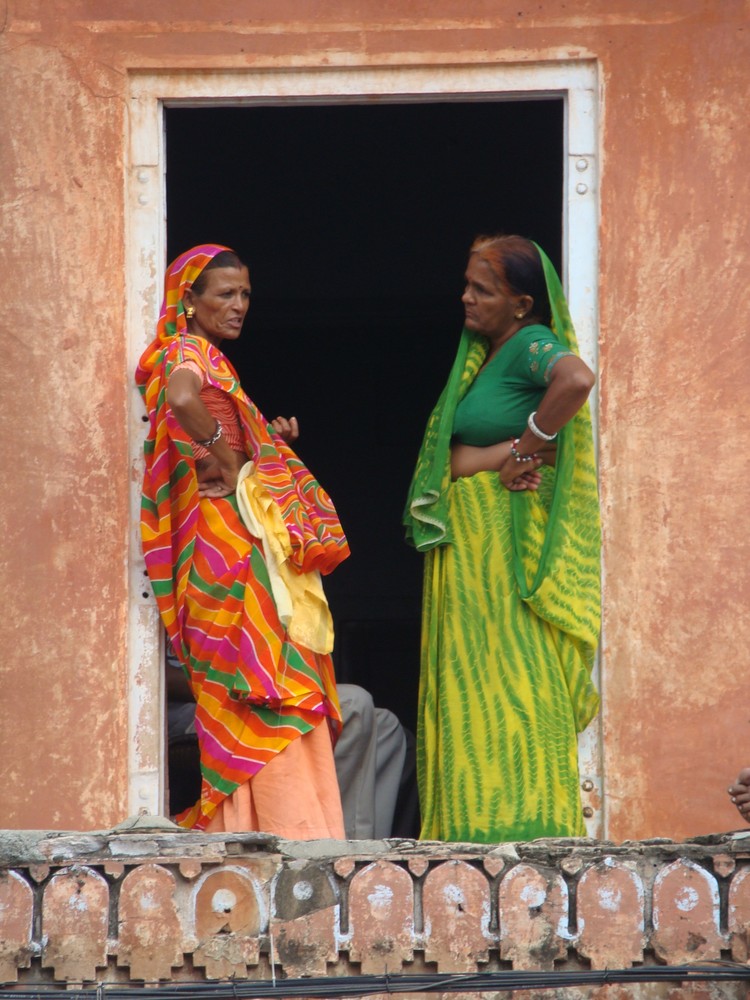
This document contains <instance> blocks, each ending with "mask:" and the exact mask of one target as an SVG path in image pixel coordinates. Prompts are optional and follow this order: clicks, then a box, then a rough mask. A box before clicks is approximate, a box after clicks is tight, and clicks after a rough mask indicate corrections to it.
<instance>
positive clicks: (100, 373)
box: [0, 0, 750, 839]
mask: <svg viewBox="0 0 750 1000" xmlns="http://www.w3.org/2000/svg"><path fill="white" fill-rule="evenodd" d="M323 9H324V10H325V16H324V19H321V14H320V11H321V7H320V5H319V4H317V3H313V2H311V0H277V2H276V3H274V4H273V5H272V6H269V5H268V4H266V3H262V2H260V0H235V2H234V3H233V4H231V5H230V7H227V5H226V4H225V3H223V2H222V3H218V2H214V3H212V2H209V0H200V2H191V0H179V2H178V0H161V3H159V4H158V5H154V4H153V2H152V0H130V2H128V3H126V4H120V3H115V2H114V0H111V2H109V3H108V2H104V0H100V2H94V0H67V2H65V0H0V31H1V33H0V56H1V60H2V61H1V63H0V72H1V73H2V81H1V82H2V93H3V102H2V104H3V111H2V113H3V117H4V122H3V133H4V136H5V140H4V142H3V144H2V146H1V147H0V170H1V171H2V177H3V185H2V188H1V189H0V204H1V205H2V231H3V241H2V247H0V254H1V255H2V260H1V264H0V273H2V275H3V287H4V292H3V296H2V312H1V314H0V315H1V316H2V323H3V326H4V328H5V329H4V345H5V347H4V352H3V357H4V366H5V369H6V378H5V379H4V382H3V386H4V388H3V400H4V406H3V412H4V414H5V422H4V433H3V435H2V447H3V452H4V469H5V475H6V486H5V489H4V490H3V494H2V500H0V509H1V510H2V519H3V524H4V539H3V542H4V545H3V563H4V565H5V567H6V569H5V574H6V578H5V581H4V601H5V607H4V614H3V626H2V628H3V635H2V641H1V645H0V650H1V655H2V659H1V661H0V671H1V672H2V676H1V678H0V683H1V684H2V692H3V694H2V698H1V699H0V725H1V726H2V730H1V731H2V735H3V746H2V763H3V769H4V772H5V774H6V780H5V781H4V782H3V783H2V789H3V803H2V818H1V819H0V825H2V826H5V827H8V828H14V827H23V826H27V827H50V828H65V827H68V828H71V827H73V828H75V827H77V828H91V827H102V826H108V825H110V824H113V823H115V822H117V821H118V820H119V819H121V818H122V817H123V815H124V813H125V810H126V771H125V762H126V757H127V718H126V707H125V689H126V675H127V670H126V664H127V649H126V635H127V631H126V621H127V579H126V552H127V532H128V518H129V513H128V498H127V482H126V473H125V470H126V469H127V468H128V465H127V441H126V400H127V395H126V393H127V381H128V379H129V378H130V373H129V372H128V371H127V370H126V333H125V321H124V316H125V286H124V277H123V272H124V200H123V199H124V181H123V176H124V175H123V169H124V164H123V158H124V150H125V146H124V140H125V135H126V132H127V122H126V113H127V109H126V97H127V88H128V79H127V72H128V70H129V69H133V68H139V67H140V68H151V69H153V68H154V67H160V66H163V67H165V68H175V69H179V68H196V69H200V70H202V71H210V70H212V69H214V68H222V69H226V68H234V69H242V68H244V67H251V66H252V67H259V66H265V67H289V66H300V67H303V66H311V67H315V66H321V65H325V66H329V67H330V66H337V65H346V66H377V65H403V64H404V63H417V64H419V63H430V64H434V65H435V66H436V70H435V71H436V73H437V72H439V68H438V67H439V66H440V64H441V63H450V64H452V65H455V64H456V63H460V62H462V61H465V62H470V63H479V62H483V61H490V62H492V61H497V62H509V61H531V62H533V61H538V60H545V61H549V60H554V59H565V58H587V59H592V58H595V59H598V60H599V64H600V74H601V83H602V99H603V103H602V108H601V113H602V118H601V121H602V126H603V128H602V133H601V153H602V163H601V272H600V281H601V286H600V292H601V296H600V302H601V384H600V390H601V432H602V433H601V455H602V462H601V477H602V491H603V512H604V530H605V568H606V574H607V589H606V603H605V622H606V631H605V644H604V652H603V673H604V685H605V690H604V695H605V706H606V712H605V715H604V732H605V764H606V782H607V808H608V816H609V834H610V836H611V837H612V838H614V839H622V838H637V837H650V836H656V835H666V836H672V837H682V836H688V835H690V834H697V833H704V832H708V831H715V830H722V829H730V828H732V827H734V826H736V825H737V824H736V822H735V819H734V815H733V813H732V811H731V809H730V808H729V807H728V806H727V805H726V804H725V802H724V798H725V796H724V792H723V788H724V786H725V785H726V783H727V781H728V779H729V777H730V776H731V775H732V774H733V773H734V772H735V771H736V770H737V768H738V767H739V766H740V765H741V764H742V763H746V762H750V729H749V728H748V717H749V711H750V709H749V706H748V704H747V689H746V686H745V683H744V669H743V668H744V665H745V664H744V656H745V651H746V650H748V649H750V619H749V618H748V615H747V614H745V613H744V612H745V606H746V603H747V599H748V596H749V593H750V588H749V586H748V569H747V562H746V560H745V559H743V557H742V552H741V550H742V547H743V544H742V525H743V524H744V519H743V514H744V510H745V496H746V494H747V489H748V485H750V482H749V480H750V476H749V475H748V461H747V451H746V448H745V449H744V450H743V448H742V447H741V444H742V443H745V444H746V433H745V428H746V415H745V412H744V411H745V409H746V402H745V397H746V393H745V391H744V388H745V386H744V383H745V380H746V372H747V367H748V366H747V361H748V358H747V347H746V346H745V345H746V342H747V341H746V338H745V329H744V326H745V324H746V319H745V313H744V311H742V310H741V309H739V308H738V305H739V303H740V302H741V301H742V298H743V294H742V293H743V290H744V289H745V288H746V287H747V285H748V273H747V271H748V269H747V265H746V260H745V255H746V253H747V249H748V246H749V245H750V244H749V242H748V236H749V235H750V234H749V232H748V230H749V228H750V224H749V223H748V217H749V213H748V170H747V163H748V162H750V155H749V154H750V136H749V134H748V130H747V127H746V105H745V103H744V99H745V96H746V93H747V84H748V70H747V66H748V65H750V61H749V58H748V57H749V56H750V53H748V18H747V8H746V6H745V4H744V3H742V2H740V0H721V2H720V3H716V2H714V0H673V2H672V3H665V2H659V3H654V2H653V0H575V2H567V3H565V2H560V0H556V2H544V0H535V2H533V3H528V2H526V0H513V2H509V0H492V2H489V0H430V2H429V3H427V2H424V0H408V2H407V0H385V2H384V0H350V2H343V0H340V2H332V3H329V4H326V5H325V6H324V8H323ZM229 10H231V19H230V17H229V14H228V11H229ZM110 11H111V13H110ZM269 11H270V13H269ZM308 22H310V23H311V24H312V25H313V27H314V30H308Z"/></svg>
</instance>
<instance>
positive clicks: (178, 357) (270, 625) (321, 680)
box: [136, 244, 349, 839]
mask: <svg viewBox="0 0 750 1000" xmlns="http://www.w3.org/2000/svg"><path fill="white" fill-rule="evenodd" d="M249 297H250V280H249V275H248V270H247V267H246V266H245V265H244V264H243V263H242V261H241V260H240V259H239V257H238V256H237V255H236V254H235V253H234V252H233V251H231V250H229V249H228V248H226V247H222V246H218V245H214V244H209V245H203V246H198V247H194V248H192V249H191V250H189V251H187V252H186V253H184V254H182V255H181V256H180V257H178V258H177V260H176V261H175V262H174V263H173V264H172V265H171V266H170V268H169V269H168V272H167V275H166V280H165V294H164V302H163V305H162V309H161V314H160V317H159V323H158V327H157V335H156V338H155V340H154V341H153V342H152V343H151V344H150V345H149V347H148V348H147V349H146V351H145V352H144V354H143V356H142V357H141V360H140V363H139V365H138V369H137V372H136V382H137V384H138V387H139V389H140V390H141V393H142V395H143V397H144V401H145V404H146V408H147V411H148V417H149V433H148V437H147V440H146V443H145V446H144V452H145V465H146V468H145V474H144V480H143V497H142V511H141V536H142V540H143V550H144V555H145V559H146V567H147V570H148V573H149V577H150V579H151V582H152V585H153V589H154V594H155V597H156V600H157V604H158V606H159V612H160V615H161V618H162V622H163V624H164V627H165V629H166V631H167V635H168V637H169V640H170V642H171V644H172V647H173V649H174V651H175V654H176V655H177V657H178V659H179V660H180V663H181V664H182V666H183V668H184V670H185V671H186V674H187V676H188V679H189V682H190V685H191V688H192V691H193V695H194V697H195V701H196V719H195V722H196V730H197V733H198V738H199V742H200V751H201V772H202V791H201V797H200V799H199V801H198V802H197V803H196V804H195V805H194V806H193V807H192V808H190V809H188V810H186V811H185V812H184V813H182V814H181V815H180V816H178V817H177V821H178V822H179V823H181V824H182V825H183V826H186V827H189V828H192V829H195V830H206V831H208V832H215V831H221V830H263V831H265V832H268V833H275V834H278V835H280V836H284V837H289V838H295V839H313V838H319V837H343V835H344V827H343V819H342V814H341V802H340V796H339V791H338V785H337V783H336V772H335V769H334V764H333V741H334V740H335V738H336V736H337V735H338V732H339V731H340V727H341V716H340V711H339V705H338V698H337V695H336V685H335V681H334V675H333V666H332V661H331V656H330V652H331V648H332V645H333V631H332V627H331V619H330V613H329V612H328V607H327V604H326V602H325V597H324V595H323V592H322V587H321V584H320V574H321V573H323V574H326V573H329V572H330V571H331V570H332V569H334V568H335V567H336V566H337V565H338V564H339V563H340V562H341V561H342V560H343V559H345V558H346V556H347V555H348V552H349V550H348V546H347V542H346V539H345V537H344V534H343V531H342V529H341V525H340V523H339V520H338V517H337V515H336V511H335V510H334V508H333V505H332V503H331V501H330V499H329V498H328V496H327V494H326V493H325V492H324V491H323V489H322V488H321V487H320V485H319V484H318V483H317V482H316V481H315V480H314V479H313V477H312V475H311V474H310V472H309V471H308V470H307V469H306V468H305V466H304V465H303V463H302V462H301V461H300V459H299V458H298V457H297V455H296V454H295V453H294V451H293V450H292V449H291V447H290V445H289V442H291V441H292V440H294V439H295V438H296V436H297V426H296V421H295V420H294V419H292V420H291V421H286V420H284V419H282V418H277V420H275V421H274V422H273V423H268V422H267V421H266V420H265V418H264V417H263V415H262V414H261V413H260V412H259V411H258V409H257V407H256V406H255V405H254V404H253V403H252V401H251V400H250V399H249V398H248V396H246V395H245V393H244V392H243V390H242V388H241V386H240V383H239V379H238V377H237V373H236V372H235V370H234V368H233V367H232V365H231V364H230V362H229V361H228V360H227V358H226V357H225V355H224V354H223V352H222V350H221V346H222V344H223V342H224V341H232V340H235V339H237V338H238V337H239V335H240V332H241V330H242V325H243V322H244V318H245V314H246V312H247V308H248V305H249Z"/></svg>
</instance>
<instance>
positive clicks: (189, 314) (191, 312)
mask: <svg viewBox="0 0 750 1000" xmlns="http://www.w3.org/2000/svg"><path fill="white" fill-rule="evenodd" d="M185 315H186V316H187V318H188V319H192V318H193V316H195V306H188V307H187V309H186V310H185Z"/></svg>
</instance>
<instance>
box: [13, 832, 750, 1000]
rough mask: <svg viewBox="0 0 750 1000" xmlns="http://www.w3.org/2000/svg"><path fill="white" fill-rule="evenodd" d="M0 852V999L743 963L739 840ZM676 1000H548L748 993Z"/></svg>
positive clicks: (719, 988)
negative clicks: (11, 988)
mask: <svg viewBox="0 0 750 1000" xmlns="http://www.w3.org/2000/svg"><path fill="white" fill-rule="evenodd" d="M0 852H1V854H2V865H3V868H2V871H1V872H0V982H4V983H17V984H18V986H19V987H21V988H24V989H29V988H31V987H32V986H33V985H34V984H42V983H47V984H50V983H61V982H67V983H69V984H74V983H80V984H86V983H90V982H104V983H121V984H124V983H127V982H131V981H150V982H156V981H164V980H170V981H173V982H204V981H206V980H212V979H222V978H227V977H231V978H233V979H235V980H238V981H242V980H246V979H249V980H270V979H271V978H272V977H273V976H274V975H275V976H276V977H278V978H279V979H282V978H292V979H295V978H299V977H303V976H305V977H306V976H313V977H316V976H325V975H330V976H334V977H336V976H346V975H373V976H379V975H383V974H385V973H388V974H391V975H394V974H395V975H403V974H412V975H416V974H421V973H430V972H432V973H436V972H437V973H441V974H448V973H474V972H482V971H485V972H487V971H489V972H497V971H502V970H514V971H519V970H530V971H534V970H537V971H542V970H552V969H553V968H554V969H558V970H562V971H565V970H569V971H573V970H581V969H592V970H601V969H607V968H608V969H629V968H631V967H633V966H638V965H641V964H643V965H647V966H660V967H661V966H664V965H672V966H682V965H687V964H693V965H710V963H714V962H719V961H723V960H733V961H735V962H739V963H744V962H746V961H747V959H748V957H749V950H748V929H750V840H749V839H747V838H744V837H734V838H732V837H724V838H714V839H713V840H711V841H709V842H706V843H702V844H699V843H692V844H691V843H688V844H676V843H673V842H669V841H662V842H659V843H651V844H636V843H630V844H624V845H619V846H618V845H614V844H611V843H594V842H592V841H575V840H566V841H538V842H536V843H535V844H527V845H521V844H519V845H515V846H514V845H512V844H506V845H500V846H497V847H495V848H490V847H476V846H472V845H458V846H456V847H455V849H453V850H447V849H446V848H445V846H444V845H438V844H427V843H422V844H419V843H415V842H413V841H388V842H361V843H358V844H355V843H351V842H350V843H338V842H334V841H325V842H320V843H317V844H309V843H306V844H303V843H291V842H284V841H275V840H274V839H269V838H264V837H262V836H261V835H258V834H247V835H213V836H207V835H203V836H200V835H194V834H185V833H184V832H178V833H170V832H166V831H165V830H163V829H162V830H159V829H149V828H148V827H147V826H146V827H143V826H142V825H141V824H138V823H136V824H135V825H132V826H130V827H129V828H123V829H120V830H116V831H112V832H110V833H103V834H100V833H91V834H84V833H79V834H76V833H66V834H59V835H54V836H50V835H48V834H39V833H37V834H22V833H19V834H3V835H2V837H0ZM272 964H273V969H272ZM745 971H746V970H745ZM641 989H642V990H643V992H640V990H641ZM677 989H678V988H677V987H676V986H675V984H667V985H666V986H665V985H661V986H659V987H657V986H655V985H651V986H648V987H647V986H643V987H636V986H629V987H628V992H625V993H620V992H615V993H614V994H613V993H611V992H607V991H603V992H601V991H599V990H598V989H594V988H593V987H592V988H591V989H585V988H582V989H581V990H576V991H575V992H574V993H572V994H571V993H566V994H562V993H559V994H556V995H565V996H575V997H585V996H592V997H602V998H603V997H605V996H606V997H610V998H611V997H612V996H615V997H617V998H620V997H625V996H628V997H631V996H635V997H638V996H643V997H646V996H648V997H656V996H664V997H676V996H678V995H679V996H696V997H701V998H703V1000H708V998H710V997H719V996H721V997H735V996H736V997H739V996H746V995H747V982H745V983H744V985H742V984H741V983H739V982H737V983H723V984H713V985H712V986H709V985H708V984H706V985H703V986H701V987H700V988H699V987H697V986H696V987H688V986H683V987H679V992H676V991H677ZM692 989H695V990H696V991H697V992H695V993H693V992H691V991H692ZM541 995H547V996H549V995H550V994H541Z"/></svg>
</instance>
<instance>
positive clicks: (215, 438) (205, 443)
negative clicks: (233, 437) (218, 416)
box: [193, 420, 223, 448]
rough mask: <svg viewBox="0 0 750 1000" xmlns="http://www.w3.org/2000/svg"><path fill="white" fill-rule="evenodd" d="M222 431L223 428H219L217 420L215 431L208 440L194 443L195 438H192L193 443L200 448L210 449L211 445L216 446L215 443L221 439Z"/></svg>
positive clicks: (219, 424) (219, 423)
mask: <svg viewBox="0 0 750 1000" xmlns="http://www.w3.org/2000/svg"><path fill="white" fill-rule="evenodd" d="M222 429H223V428H222V426H221V422H220V421H218V420H217V421H216V430H215V431H214V432H213V434H212V435H211V437H210V438H206V440H205V441H196V440H195V438H193V441H195V443H196V444H198V445H200V446H201V448H210V447H211V445H212V444H216V442H217V441H218V440H219V438H220V437H221V433H222Z"/></svg>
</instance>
